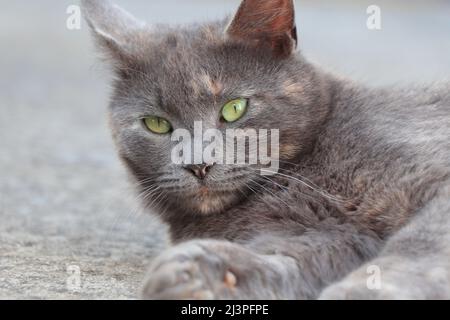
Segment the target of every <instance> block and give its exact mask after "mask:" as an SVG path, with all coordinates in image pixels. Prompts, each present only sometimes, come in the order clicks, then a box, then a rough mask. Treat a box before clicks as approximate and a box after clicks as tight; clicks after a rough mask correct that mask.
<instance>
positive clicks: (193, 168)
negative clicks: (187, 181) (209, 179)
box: [184, 163, 215, 180]
mask: <svg viewBox="0 0 450 320" xmlns="http://www.w3.org/2000/svg"><path fill="white" fill-rule="evenodd" d="M214 165H215V164H206V163H203V164H192V165H187V166H185V167H184V168H185V169H186V170H188V171H189V172H192V173H193V174H194V175H195V176H196V177H197V178H199V179H200V180H203V179H205V178H206V175H207V174H208V172H209V171H210V170H211V168H212V167H214Z"/></svg>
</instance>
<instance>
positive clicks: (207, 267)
mask: <svg viewBox="0 0 450 320" xmlns="http://www.w3.org/2000/svg"><path fill="white" fill-rule="evenodd" d="M272 269H274V268H273V266H272V265H271V264H270V263H267V261H266V260H265V259H264V258H263V257H262V256H259V255H257V254H254V253H253V252H250V251H248V250H246V249H245V248H243V247H241V246H239V245H235V244H232V243H229V242H220V241H213V240H211V241H208V240H205V241H193V242H188V243H185V244H181V245H178V246H176V247H174V248H172V249H169V250H168V251H167V252H165V253H163V254H162V255H161V256H159V257H158V258H157V259H156V260H155V261H154V262H153V263H152V266H151V267H150V271H149V273H148V277H147V281H146V282H145V285H144V288H143V292H142V297H143V298H144V299H153V300H164V299H173V300H180V299H194V300H199V299H201V300H204V299H205V300H206V299H250V298H260V296H259V295H261V294H263V297H264V298H275V297H276V293H272V292H273V291H274V290H273V288H270V287H269V286H267V285H266V286H264V283H265V282H266V277H267V276H270V274H271V273H273V272H274V271H271V270H272Z"/></svg>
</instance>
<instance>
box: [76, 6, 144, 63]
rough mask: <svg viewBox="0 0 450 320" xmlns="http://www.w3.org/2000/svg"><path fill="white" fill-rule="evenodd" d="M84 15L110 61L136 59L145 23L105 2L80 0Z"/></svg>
mask: <svg viewBox="0 0 450 320" xmlns="http://www.w3.org/2000/svg"><path fill="white" fill-rule="evenodd" d="M81 6H82V12H83V15H84V17H85V19H86V21H87V23H88V25H89V27H90V28H91V30H92V33H93V35H94V37H95V39H96V42H97V44H98V45H99V47H100V48H101V49H102V50H103V51H104V53H106V54H107V55H108V56H109V57H110V58H113V59H115V60H117V61H119V62H126V61H128V60H130V59H133V58H136V57H137V55H138V54H139V51H140V50H142V48H139V39H140V38H141V37H143V36H144V35H145V33H146V31H147V30H148V29H147V27H146V24H145V23H144V22H142V21H139V20H138V19H136V18H135V17H133V16H132V15H131V14H130V13H128V12H126V11H125V10H123V9H122V8H120V7H119V6H117V5H115V4H113V3H111V2H110V1H108V0H81Z"/></svg>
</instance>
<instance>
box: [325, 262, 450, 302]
mask: <svg viewBox="0 0 450 320" xmlns="http://www.w3.org/2000/svg"><path fill="white" fill-rule="evenodd" d="M446 279H448V278H447V273H446V272H445V269H444V268H430V267H429V263H427V262H425V263H424V262H421V261H412V260H410V259H400V258H398V257H394V258H390V257H387V258H380V259H378V260H376V261H375V262H374V263H373V264H371V265H366V266H364V267H361V268H360V269H358V270H356V271H354V272H353V273H351V274H350V275H348V276H347V277H346V278H344V279H343V280H342V281H340V282H338V283H336V284H334V285H331V286H330V287H328V288H327V289H325V290H324V291H323V292H322V294H321V296H320V299H322V300H422V299H442V298H445V297H447V296H448V295H449V294H450V290H448V286H446V284H447V283H448V282H447V281H448V280H446Z"/></svg>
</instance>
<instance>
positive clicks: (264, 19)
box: [226, 0, 297, 57]
mask: <svg viewBox="0 0 450 320" xmlns="http://www.w3.org/2000/svg"><path fill="white" fill-rule="evenodd" d="M226 32H227V35H228V36H229V37H231V38H232V39H237V40H241V41H245V42H247V43H254V44H257V45H261V46H267V47H269V48H270V49H272V51H273V53H274V54H275V55H276V56H280V57H287V56H289V55H290V54H291V53H292V52H293V51H294V49H295V48H296V46H297V29H296V27H295V9H294V0H243V2H242V4H241V6H240V7H239V10H238V12H237V14H236V15H235V17H234V18H233V20H232V21H231V24H230V25H229V26H228V29H227V30H226Z"/></svg>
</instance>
